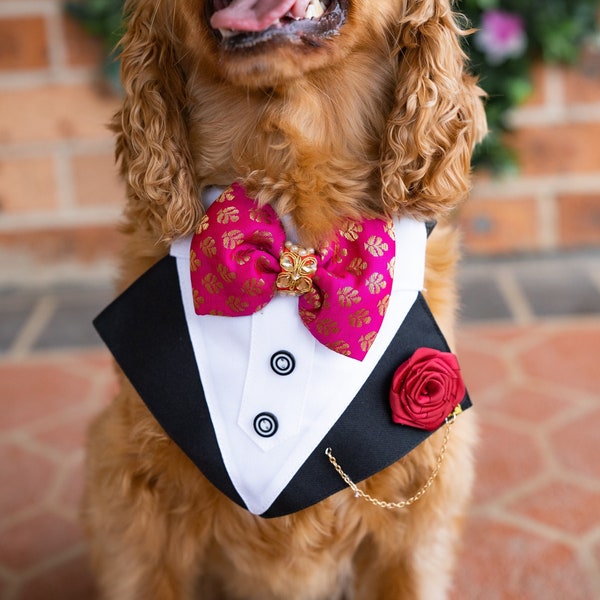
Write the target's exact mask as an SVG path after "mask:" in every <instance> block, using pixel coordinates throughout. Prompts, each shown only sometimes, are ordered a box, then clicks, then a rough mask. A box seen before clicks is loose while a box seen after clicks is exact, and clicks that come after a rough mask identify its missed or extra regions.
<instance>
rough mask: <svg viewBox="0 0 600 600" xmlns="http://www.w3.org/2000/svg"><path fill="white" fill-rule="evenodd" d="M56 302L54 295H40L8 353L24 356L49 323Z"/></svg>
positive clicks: (12, 355)
mask: <svg viewBox="0 0 600 600" xmlns="http://www.w3.org/2000/svg"><path fill="white" fill-rule="evenodd" d="M57 306H58V302H57V300H56V298H55V297H54V296H42V297H41V298H40V300H39V301H38V303H37V304H36V305H35V307H34V308H33V310H32V311H31V314H30V315H29V318H28V319H27V322H26V323H25V325H24V326H23V328H22V329H21V331H20V332H19V334H18V335H17V337H16V339H15V341H14V342H13V344H12V347H11V348H10V350H9V352H8V354H9V356H11V357H14V358H22V357H23V356H26V355H27V354H28V353H29V352H30V351H31V349H32V347H33V345H34V344H35V342H36V341H37V339H38V338H39V336H40V334H41V333H42V331H43V330H44V328H45V327H46V325H47V324H48V323H49V321H50V319H51V318H52V315H53V314H54V311H55V310H56V307H57Z"/></svg>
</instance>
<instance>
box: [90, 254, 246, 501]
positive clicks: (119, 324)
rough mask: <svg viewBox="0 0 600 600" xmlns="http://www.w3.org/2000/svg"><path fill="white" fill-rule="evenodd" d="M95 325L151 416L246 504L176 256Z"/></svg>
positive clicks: (227, 491)
mask: <svg viewBox="0 0 600 600" xmlns="http://www.w3.org/2000/svg"><path fill="white" fill-rule="evenodd" d="M94 326H95V327H96V330H97V331H98V333H99V334H100V337H101V338H102V339H103V341H104V343H105V344H106V345H107V346H108V348H109V350H110V351H111V353H112V354H113V356H114V357H115V359H116V361H117V363H118V364H119V366H120V367H121V369H122V370H123V372H124V373H125V375H126V376H127V378H128V379H129V381H131V383H132V385H133V387H134V388H135V389H136V391H137V392H138V394H139V395H140V397H141V398H142V399H143V400H144V402H145V403H146V405H147V406H148V409H149V410H150V412H151V413H152V414H153V415H154V417H155V418H156V420H157V421H158V422H159V423H160V425H161V426H162V428H163V429H164V430H165V431H166V433H167V434H168V435H169V437H170V438H171V439H172V440H173V441H174V442H176V443H177V445H178V446H179V447H180V448H181V449H182V450H183V451H184V452H185V453H186V454H187V455H188V456H189V458H190V459H191V460H192V461H193V462H194V463H195V464H196V466H197V467H198V468H199V469H200V470H201V471H202V473H204V475H205V476H206V477H207V478H208V479H209V480H210V481H211V482H212V483H213V484H214V485H215V486H216V487H218V488H219V489H220V490H221V491H222V492H223V493H224V494H226V495H227V496H229V497H230V498H231V499H232V500H233V501H234V502H237V503H238V504H239V505H241V506H245V505H244V502H243V501H242V499H241V498H240V496H239V494H238V493H237V491H236V489H235V488H234V487H233V484H232V483H231V479H229V475H228V474H227V470H226V469H225V465H224V464H223V459H222V458H221V453H220V451H219V445H218V443H217V438H216V436H215V432H214V429H213V426H212V423H211V420H210V415H209V412H208V406H207V405H206V401H205V399H204V390H203V388H202V382H201V381H200V374H199V373H198V367H197V366H196V361H195V358H194V350H193V348H192V342H191V340H190V336H189V334H188V329H187V324H186V321H185V313H184V310H183V303H182V300H181V293H180V291H179V277H178V275H177V265H176V262H175V258H173V257H171V256H166V257H165V258H163V259H162V260H160V261H159V262H158V263H156V264H155V265H154V266H153V267H152V268H151V269H150V270H149V271H147V272H146V273H144V275H142V276H141V277H140V278H139V279H138V280H137V281H135V282H134V283H133V284H132V285H131V287H129V288H128V289H127V290H126V291H125V292H123V294H121V295H120V296H119V297H118V298H117V299H116V300H115V301H114V302H113V303H112V304H110V305H109V306H108V307H107V308H105V309H104V311H103V312H102V313H100V315H98V317H97V318H96V319H95V320H94Z"/></svg>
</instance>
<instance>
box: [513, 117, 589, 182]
mask: <svg viewBox="0 0 600 600" xmlns="http://www.w3.org/2000/svg"><path fill="white" fill-rule="evenodd" d="M599 139H600V122H597V123H594V122H592V123H564V124H555V125H549V126H548V127H542V126H535V127H523V128H521V129H519V130H518V131H516V132H514V133H511V134H510V135H507V136H506V141H507V143H508V144H509V145H510V146H511V147H512V148H513V149H514V150H516V152H517V154H518V156H519V162H520V167H521V171H522V173H523V174H524V175H536V176H538V175H559V174H566V173H573V174H578V173H595V172H598V171H599V170H600V144H598V140H599Z"/></svg>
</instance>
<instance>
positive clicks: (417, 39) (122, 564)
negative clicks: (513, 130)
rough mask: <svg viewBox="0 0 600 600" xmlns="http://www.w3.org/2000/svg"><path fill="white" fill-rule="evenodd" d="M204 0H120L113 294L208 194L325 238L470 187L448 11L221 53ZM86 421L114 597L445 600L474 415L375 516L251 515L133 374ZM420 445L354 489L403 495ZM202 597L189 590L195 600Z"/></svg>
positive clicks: (467, 96)
mask: <svg viewBox="0 0 600 600" xmlns="http://www.w3.org/2000/svg"><path fill="white" fill-rule="evenodd" d="M206 1H208V0H128V2H127V3H126V15H127V23H128V27H127V31H126V33H125V36H124V38H123V40H122V80H123V86H124V90H125V96H124V101H123V105H122V108H121V110H120V111H119V113H118V114H117V115H116V117H115V119H114V122H113V128H114V130H115V132H116V134H117V157H118V159H119V161H120V166H121V171H122V174H123V177H124V179H125V181H126V184H127V193H128V202H127V207H126V211H125V217H126V223H125V226H124V231H125V233H126V236H127V245H126V252H125V254H124V256H123V270H122V276H121V279H120V288H124V287H126V286H127V285H129V284H130V283H131V282H132V281H133V280H135V279H136V278H137V277H138V276H139V275H141V274H142V273H143V272H144V271H145V270H146V269H147V268H148V267H149V266H151V265H152V264H153V263H155V262H156V261H157V260H158V259H159V258H160V257H162V256H164V255H165V254H166V253H167V252H168V246H169V243H170V241H171V240H172V239H174V238H176V237H179V236H182V235H184V234H187V233H189V232H191V231H192V230H193V229H194V228H195V226H196V225H197V223H198V221H199V219H200V218H201V216H202V210H203V209H202V207H201V204H200V202H199V199H198V198H199V191H200V190H201V189H202V188H204V187H205V186H209V185H222V186H225V185H229V184H230V183H232V182H233V181H236V180H238V181H242V182H244V185H245V187H246V189H248V190H249V192H250V193H251V194H252V195H254V196H255V197H256V198H258V199H259V201H260V202H261V203H270V204H271V205H272V206H273V207H274V208H275V209H276V210H277V212H278V213H279V214H280V215H289V216H290V218H291V219H292V220H293V223H294V225H295V227H296V229H297V231H298V234H299V237H300V238H301V239H300V240H299V241H300V242H302V243H304V244H305V245H316V244H318V243H319V241H322V240H325V239H327V238H328V236H329V235H330V234H331V232H332V230H333V229H334V228H335V227H336V225H337V224H338V223H339V222H340V220H341V219H344V218H346V217H357V216H364V215H383V214H387V215H411V216H413V217H416V218H418V219H438V220H440V219H441V220H443V219H444V217H446V216H447V215H448V214H449V213H450V211H452V209H454V208H455V207H456V206H457V205H458V204H459V203H460V202H461V201H462V200H463V199H464V198H465V196H466V195H467V193H468V190H469V163H470V157H471V152H472V149H473V146H474V144H475V143H476V142H477V140H478V139H479V138H480V137H481V136H482V135H483V133H484V130H485V119H484V115H483V109H482V103H481V96H482V93H481V91H480V90H479V89H478V87H477V85H476V82H475V80H474V78H473V77H472V76H471V75H470V74H469V73H468V72H467V70H466V69H465V56H464V54H463V51H462V50H461V39H462V37H463V35H464V33H463V31H461V28H460V27H459V25H458V24H457V19H456V16H455V14H454V13H453V11H452V7H451V5H450V0H348V15H347V20H346V23H345V24H344V25H343V26H342V27H341V29H340V30H339V33H338V34H337V35H334V36H330V37H328V38H327V39H323V40H322V41H321V43H319V44H314V45H312V46H311V47H299V46H298V45H297V44H272V45H265V47H264V48H262V47H261V48H259V49H258V50H254V51H249V52H246V53H240V52H237V53H232V52H225V51H223V50H222V49H221V48H220V47H219V45H218V43H217V38H216V37H215V35H214V34H213V32H212V31H211V29H210V27H209V26H208V22H207V19H206V16H205V2H206ZM456 245H457V244H456V236H455V234H454V233H453V232H452V231H450V229H449V228H446V227H439V226H438V228H437V229H436V231H435V232H434V234H433V235H432V237H431V238H430V240H429V243H428V259H427V272H426V297H427V300H428V302H429V304H430V307H431V309H432V311H433V312H434V314H435V315H436V318H437V320H438V322H439V323H440V325H441V327H442V329H443V330H444V333H445V335H446V337H447V338H448V339H449V341H450V343H451V344H452V328H453V315H454V310H455V294H454V287H453V283H452V281H453V274H454V273H453V271H454V264H455V262H456V259H457V248H456ZM120 383H121V389H120V392H119V394H118V396H117V398H116V399H115V401H114V403H113V404H112V405H111V406H110V407H109V408H108V409H107V410H106V411H105V412H104V413H103V414H102V415H101V416H100V417H99V418H98V419H97V421H96V422H95V423H94V425H93V427H92V429H91V432H90V440H89V451H88V463H87V469H88V471H87V472H88V478H87V486H86V494H85V511H84V514H85V519H86V525H87V528H88V531H89V533H90V540H91V551H92V557H93V562H94V566H95V569H96V572H97V575H98V582H99V587H100V589H101V593H102V597H103V598H106V599H107V600H151V599H153V598H154V599H156V600H171V599H173V600H176V599H177V600H180V599H185V598H191V597H195V595H197V597H200V598H204V599H223V598H225V599H232V600H233V599H239V600H242V599H244V600H277V599H279V600H335V599H342V598H345V599H347V600H350V599H354V600H360V599H367V600H395V599H399V598H410V599H417V598H421V599H425V600H436V599H439V598H443V597H445V594H446V592H447V590H448V589H449V585H450V579H451V572H452V567H453V555H454V547H455V545H456V542H457V538H458V535H459V530H460V525H461V520H462V519H463V515H464V512H465V510H466V504H467V501H468V497H469V490H470V488H471V483H472V471H473V469H472V457H471V449H472V443H473V439H474V436H475V433H474V423H473V417H472V415H471V414H469V413H470V412H471V411H468V412H467V413H466V414H465V415H461V417H460V418H459V419H457V422H456V424H455V427H454V431H453V435H452V438H451V442H450V445H449V448H448V452H447V457H446V461H445V463H444V466H443V469H442V471H441V473H440V476H439V478H438V479H437V480H436V482H435V484H434V486H433V487H432V489H431V490H430V491H429V493H428V494H426V495H425V496H424V497H423V498H422V499H421V500H420V501H419V502H417V503H416V504H414V505H413V506H412V507H410V508H407V509H404V510H400V511H386V510H383V509H378V508H376V507H374V506H372V505H370V504H367V503H363V502H361V501H359V500H356V499H355V498H354V497H353V495H352V493H351V491H350V490H346V491H342V492H340V493H338V494H336V495H334V496H332V497H330V498H328V499H327V500H325V501H323V502H321V503H319V504H318V505H316V506H313V507H311V508H308V509H306V510H303V511H301V512H299V513H297V514H293V515H291V516H288V517H282V518H277V519H269V520H265V519H261V518H259V517H255V516H253V515H251V514H250V513H248V512H246V511H244V510H243V509H241V508H239V507H237V506H236V505H234V504H233V503H232V502H231V501H229V500H228V499H226V498H225V497H224V496H222V495H221V494H220V493H219V492H217V491H216V490H215V489H214V488H213V487H212V485H211V484H209V483H208V482H207V481H206V480H205V478H204V477H203V475H202V474H201V473H200V472H199V471H198V470H197V469H196V467H195V466H193V465H192V464H191V462H190V461H189V460H188V459H187V458H186V457H185V455H183V453H182V452H181V451H180V450H179V448H178V447H177V446H176V445H175V444H174V443H173V442H172V441H171V440H170V439H169V438H168V437H167V436H166V434H165V433H164V432H163V430H162V429H161V428H160V426H159V425H158V424H157V423H156V421H155V420H154V419H153V418H152V416H151V415H150V414H149V412H148V411H147V409H146V408H145V406H144V404H143V402H142V401H141V400H140V398H139V397H138V395H137V394H136V392H135V391H134V390H133V388H132V387H131V385H130V384H129V382H128V381H127V379H126V378H125V377H124V376H123V375H122V374H121V375H120ZM440 445H441V437H440V434H439V433H438V434H435V435H433V436H431V437H430V438H429V439H428V440H427V441H426V442H424V443H423V444H421V445H420V446H419V447H418V448H417V449H415V450H414V451H413V452H411V453H410V454H409V455H407V456H406V457H405V458H403V459H401V460H400V461H399V462H398V463H396V464H395V465H393V466H391V467H389V468H388V469H386V470H384V471H382V472H381V473H379V474H378V475H376V476H374V477H372V478H371V479H369V480H367V481H366V482H364V484H361V485H362V486H364V489H366V490H367V491H368V492H369V493H371V494H372V495H373V496H376V497H380V498H385V499H388V500H397V499H400V498H403V497H407V496H410V495H411V494H412V493H414V492H415V490H417V489H418V488H419V487H420V486H421V485H422V484H423V482H424V481H425V480H426V479H427V477H428V475H429V473H430V472H431V469H432V467H433V465H434V464H435V461H436V457H437V455H438V452H439V448H440ZM194 594H195V595H194Z"/></svg>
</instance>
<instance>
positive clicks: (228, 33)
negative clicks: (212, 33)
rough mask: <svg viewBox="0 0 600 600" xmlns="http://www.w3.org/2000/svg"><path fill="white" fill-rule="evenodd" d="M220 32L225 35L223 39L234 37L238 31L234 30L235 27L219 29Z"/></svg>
mask: <svg viewBox="0 0 600 600" xmlns="http://www.w3.org/2000/svg"><path fill="white" fill-rule="evenodd" d="M219 33H220V34H221V35H222V36H223V39H227V38H230V37H233V36H234V35H235V34H236V33H239V32H238V31H234V30H233V29H219Z"/></svg>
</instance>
